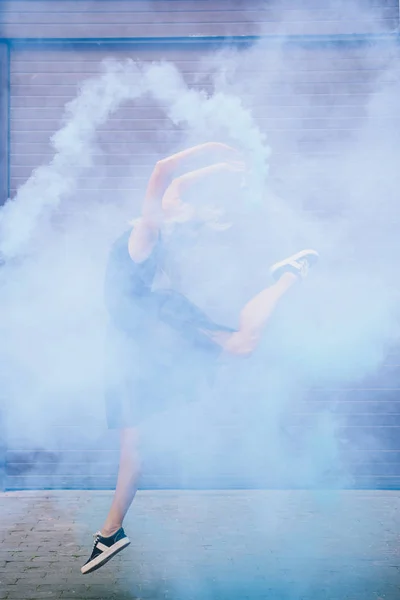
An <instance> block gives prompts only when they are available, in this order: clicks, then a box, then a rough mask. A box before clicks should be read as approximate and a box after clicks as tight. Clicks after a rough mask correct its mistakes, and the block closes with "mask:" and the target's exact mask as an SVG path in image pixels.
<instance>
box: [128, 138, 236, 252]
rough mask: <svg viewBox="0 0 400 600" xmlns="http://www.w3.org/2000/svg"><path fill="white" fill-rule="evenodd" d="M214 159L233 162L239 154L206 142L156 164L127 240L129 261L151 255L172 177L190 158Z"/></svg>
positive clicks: (220, 144) (218, 144)
mask: <svg viewBox="0 0 400 600" xmlns="http://www.w3.org/2000/svg"><path fill="white" fill-rule="evenodd" d="M210 153H211V155H213V156H214V157H215V158H217V157H218V156H221V155H222V154H224V155H225V156H227V157H228V158H237V157H239V153H238V152H237V151H236V150H234V149H233V148H231V147H230V146H228V145H226V144H222V143H219V142H207V143H205V144H200V145H199V146H194V147H192V148H188V149H186V150H183V151H182V152H178V153H177V154H173V155H172V156H169V157H167V158H164V159H162V160H159V161H158V162H157V163H156V165H155V167H154V169H153V172H152V174H151V176H150V179H149V182H148V185H147V190H146V194H145V198H144V202H143V207H142V215H141V217H140V218H139V219H138V220H137V221H136V223H135V227H134V229H133V230H132V233H131V236H130V239H129V253H130V256H131V258H132V260H133V261H135V262H139V263H140V262H143V261H144V260H146V258H147V257H148V256H149V254H150V253H151V251H152V249H153V247H154V244H155V242H156V241H157V238H158V236H159V231H160V227H161V224H162V222H163V219H164V216H165V213H164V209H163V197H164V195H165V194H166V191H167V190H168V188H169V187H170V185H171V183H172V182H173V177H174V173H175V172H176V170H177V168H178V167H181V166H182V164H184V163H185V162H186V161H188V160H190V159H191V158H194V157H197V156H202V155H207V156H209V155H210ZM177 179H179V178H177Z"/></svg>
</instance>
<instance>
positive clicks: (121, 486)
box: [101, 428, 140, 537]
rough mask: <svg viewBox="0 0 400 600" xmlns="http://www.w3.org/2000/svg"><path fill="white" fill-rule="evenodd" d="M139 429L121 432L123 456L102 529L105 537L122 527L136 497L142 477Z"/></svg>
mask: <svg viewBox="0 0 400 600" xmlns="http://www.w3.org/2000/svg"><path fill="white" fill-rule="evenodd" d="M138 441H139V435H138V431H137V429H133V428H130V429H123V430H122V431H121V454H120V462H119V470H118V480H117V486H116V488H115V494H114V498H113V501H112V504H111V508H110V511H109V513H108V515H107V518H106V520H105V523H104V525H103V527H102V528H101V534H102V535H103V536H104V537H109V536H111V535H113V534H114V533H115V532H116V531H118V529H119V528H120V527H121V526H122V522H123V520H124V518H125V515H126V513H127V512H128V510H129V507H130V505H131V504H132V502H133V499H134V497H135V494H136V491H137V486H138V481H139V477H140V458H139V449H138Z"/></svg>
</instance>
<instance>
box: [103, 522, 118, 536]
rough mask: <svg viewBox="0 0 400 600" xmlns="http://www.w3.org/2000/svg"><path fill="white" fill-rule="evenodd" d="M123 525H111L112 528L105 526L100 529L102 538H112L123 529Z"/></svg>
mask: <svg viewBox="0 0 400 600" xmlns="http://www.w3.org/2000/svg"><path fill="white" fill-rule="evenodd" d="M121 527H122V525H120V524H119V525H110V526H104V527H102V528H101V529H100V533H101V535H102V537H106V538H107V537H111V536H112V535H114V534H115V533H117V531H118V529H121Z"/></svg>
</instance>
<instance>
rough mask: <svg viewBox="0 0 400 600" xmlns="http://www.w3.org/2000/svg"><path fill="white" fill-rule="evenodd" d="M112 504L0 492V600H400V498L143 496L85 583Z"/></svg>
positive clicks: (102, 496)
mask: <svg viewBox="0 0 400 600" xmlns="http://www.w3.org/2000/svg"><path fill="white" fill-rule="evenodd" d="M110 498H111V493H110V492H72V491H71V492H18V493H11V492H10V493H5V494H0V540H1V542H2V543H1V549H0V599H10V600H11V599H19V600H34V599H42V598H62V599H64V600H67V599H72V598H73V599H75V600H77V599H79V600H82V599H91V600H92V599H95V598H97V599H103V600H108V599H116V600H123V599H125V598H126V599H128V598H146V599H149V600H150V599H151V600H156V599H159V598H167V599H171V600H178V599H179V600H181V599H182V600H189V599H191V598H193V599H196V600H197V599H199V600H200V599H201V600H228V599H229V600H236V598H237V599H239V598H240V600H242V599H246V598H248V599H251V600H253V599H261V598H263V599H264V598H265V599H269V600H328V599H329V600H346V599H348V600H379V599H380V600H399V599H400V492H338V493H333V492H326V493H319V494H313V493H311V492H299V491H293V492H290V491H281V492H279V491H278V492H275V491H270V492H260V491H238V492H235V491H232V492H215V491H212V492H197V491H187V492H181V491H179V492H175V491H162V492H141V493H139V494H138V497H137V500H136V506H135V507H134V508H133V509H132V510H131V513H130V514H129V517H128V519H127V521H126V530H127V533H128V535H129V536H130V538H131V541H132V544H131V546H129V547H128V548H127V549H126V550H125V551H124V552H122V553H121V554H120V555H118V556H117V557H115V558H114V559H113V560H112V561H111V562H110V563H108V565H106V566H105V567H103V568H102V569H100V570H99V571H97V572H95V573H93V574H91V575H86V576H83V575H81V574H80V570H79V569H80V566H81V564H82V563H83V562H85V560H86V559H87V557H88V554H89V551H90V549H91V544H92V537H91V535H92V533H93V532H95V531H96V529H97V528H98V527H99V526H100V525H101V521H102V518H103V517H104V515H105V513H106V510H107V507H108V505H109V503H110Z"/></svg>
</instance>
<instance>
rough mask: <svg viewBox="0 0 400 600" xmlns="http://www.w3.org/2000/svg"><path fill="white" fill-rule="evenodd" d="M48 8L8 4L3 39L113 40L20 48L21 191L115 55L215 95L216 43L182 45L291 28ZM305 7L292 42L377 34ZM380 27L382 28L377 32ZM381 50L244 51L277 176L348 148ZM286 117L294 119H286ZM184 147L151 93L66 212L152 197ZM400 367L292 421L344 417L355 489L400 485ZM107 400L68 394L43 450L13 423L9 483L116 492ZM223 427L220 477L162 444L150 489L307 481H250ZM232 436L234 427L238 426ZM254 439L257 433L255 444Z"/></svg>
mask: <svg viewBox="0 0 400 600" xmlns="http://www.w3.org/2000/svg"><path fill="white" fill-rule="evenodd" d="M43 4H44V3H43V2H42V3H38V2H4V3H3V5H4V8H6V10H5V11H3V13H2V23H3V29H4V32H5V36H6V37H9V38H12V37H13V38H17V37H28V38H29V37H32V38H33V37H36V36H40V37H42V36H43V37H49V38H50V37H52V38H60V37H66V38H67V37H69V38H75V39H76V38H83V37H86V36H87V35H90V37H91V38H102V40H101V43H100V42H99V43H95V42H94V39H93V42H92V43H91V42H90V41H85V42H84V43H82V42H80V41H79V40H76V41H75V43H72V41H71V40H70V41H68V42H64V43H62V44H60V43H54V42H53V43H50V42H49V43H47V44H41V45H30V46H24V45H23V44H22V43H18V42H17V41H14V44H13V46H12V50H11V94H10V117H11V119H10V126H11V134H10V175H11V195H14V194H15V192H16V190H17V189H18V188H19V186H21V185H22V184H23V183H24V182H25V181H26V180H27V178H29V177H30V175H31V173H32V170H33V169H35V168H36V167H37V166H38V165H41V164H44V163H46V162H48V161H49V160H51V157H52V154H53V150H52V148H51V146H50V138H51V136H52V135H53V133H54V132H55V131H56V130H57V129H58V127H59V125H60V119H61V117H62V114H63V107H64V106H65V103H66V102H68V101H69V100H71V99H73V98H74V97H75V95H76V94H77V90H78V86H79V84H80V82H82V81H83V80H85V79H86V78H88V77H91V76H92V75H95V74H96V73H98V72H99V65H100V63H101V61H102V60H103V59H105V58H108V57H109V56H110V55H111V56H112V57H114V58H116V59H117V60H123V59H126V58H134V59H139V60H140V61H144V62H150V61H152V60H159V59H161V58H163V59H166V60H168V61H171V62H173V63H175V64H176V65H177V67H178V68H179V69H180V70H181V71H182V72H183V74H184V76H185V79H186V81H187V82H188V83H189V84H191V85H193V86H194V87H195V88H202V89H206V90H212V78H211V77H210V74H209V67H208V66H207V62H206V61H205V57H207V56H209V55H210V52H212V51H213V50H215V46H211V42H208V43H205V42H204V41H203V42H202V43H200V42H197V43H194V42H193V41H189V40H188V39H186V42H185V41H183V40H181V41H177V40H176V39H175V40H173V39H172V38H176V37H181V36H182V37H187V36H189V35H200V36H207V35H225V34H229V35H254V34H255V33H259V29H260V23H262V24H263V28H264V30H266V31H267V32H269V33H270V32H274V31H275V30H276V28H277V27H278V25H279V22H280V18H277V17H276V11H275V10H272V8H270V9H269V8H268V7H267V8H266V9H264V12H262V13H260V9H259V8H258V5H256V3H254V6H253V7H252V10H253V13H255V14H251V13H252V11H251V10H249V3H247V4H246V10H244V6H245V5H244V3H243V2H232V3H223V2H220V3H219V4H218V6H217V5H216V3H211V2H210V3H208V2H207V0H204V1H203V2H202V3H201V10H199V4H200V3H197V2H196V3H194V2H186V1H185V2H183V1H182V2H181V1H179V2H178V0H177V1H174V2H170V3H166V2H165V1H164V2H158V3H153V5H152V6H153V8H154V9H156V10H157V11H158V12H153V11H150V12H149V11H148V4H149V3H145V4H143V3H141V2H135V3H134V4H135V11H133V10H132V3H128V2H118V3H111V2H101V3H93V2H84V3H79V4H80V7H79V10H83V7H82V5H85V12H84V13H82V12H79V13H78V12H76V9H77V3H76V2H71V1H68V2H59V3H57V11H54V8H53V12H52V11H47V10H46V11H45V12H43V11H42V8H41V7H42V6H43ZM99 4H101V8H102V12H103V13H104V11H106V12H107V21H106V20H105V16H104V14H102V13H101V12H99V10H98V8H99ZM111 4H112V10H111ZM117 4H118V7H116V5H117ZM142 4H143V6H142ZM161 4H162V5H163V6H161ZM167 4H168V6H167ZM227 4H229V6H228V7H227V6H226V5H227ZM286 4H287V3H286ZM286 4H285V6H286ZM289 4H290V3H289ZM156 5H157V6H156ZM53 7H54V4H53ZM295 8H296V7H294V6H289V7H288V8H286V10H287V13H285V15H286V16H285V19H286V20H287V21H288V22H290V23H291V28H290V31H289V33H324V34H325V33H332V32H334V33H335V32H337V31H338V30H340V28H341V29H342V32H344V33H348V32H350V33H353V32H354V31H355V27H359V26H360V27H362V29H361V31H362V32H365V31H369V29H368V27H367V24H369V21H368V20H366V21H365V23H363V24H361V25H360V22H359V20H355V21H353V22H351V19H347V20H346V21H345V22H342V21H340V19H338V17H337V15H336V16H335V15H334V13H332V11H331V12H330V13H329V17H330V18H329V19H326V16H327V14H328V13H326V12H324V14H322V12H323V11H322V12H321V15H319V18H320V21H319V22H318V20H317V19H316V17H317V16H318V14H317V13H316V12H315V10H314V12H313V13H312V14H313V15H314V18H315V20H316V21H317V25H316V24H315V23H316V21H313V20H310V18H309V13H307V15H308V16H307V18H305V21H302V20H301V18H300V16H299V14H295V13H294V12H293V11H294V9H295ZM163 10H164V12H163V17H162V18H163V24H162V25H160V22H161V13H160V11H163ZM56 13H57V14H56ZM83 14H84V15H85V17H83ZM381 14H382V15H383V19H382V20H381V22H380V24H379V30H381V31H382V30H383V31H385V30H387V29H391V28H392V27H393V24H396V23H397V20H396V19H397V11H396V3H394V2H392V3H390V2H388V3H386V4H385V7H384V9H382V11H381ZM22 15H23V16H22ZM289 15H290V19H289ZM139 17H140V18H139ZM261 17H262V18H261ZM303 18H304V15H303ZM83 19H87V21H86V22H84V20H83ZM167 21H168V23H169V25H168V35H167V36H166V26H165V23H166V22H167ZM327 21H328V23H329V27H328V26H327V24H326V23H327ZM105 22H106V24H105ZM271 23H272V25H271ZM277 23H278V25H277ZM301 23H302V25H301ZM304 23H306V25H304ZM355 23H356V25H355ZM376 23H377V21H375V24H374V26H373V29H374V30H375V31H376V27H377V25H376ZM33 29H34V31H35V33H33ZM88 31H90V33H88ZM359 31H360V30H359ZM159 36H163V37H169V38H170V40H169V41H168V43H166V41H165V40H164V43H163V44H160V43H156V41H155V40H154V39H153V40H152V41H151V43H150V42H149V41H147V42H146V43H143V42H142V43H139V41H137V42H135V43H125V44H122V43H121V42H120V43H119V44H115V43H112V44H111V43H107V42H106V41H105V40H104V38H121V37H125V38H126V37H138V38H139V37H141V38H143V37H145V38H156V37H159ZM382 48H383V47H382V46H379V45H378V46H376V47H374V48H369V49H368V61H366V62H364V59H365V56H366V52H367V47H366V46H365V45H363V44H362V43H358V42H356V41H353V43H350V42H347V43H333V42H331V43H326V44H322V45H321V44H320V43H317V42H315V41H313V40H309V41H308V42H306V41H305V40H303V44H302V46H299V45H295V46H293V45H290V44H288V45H285V46H284V48H279V51H278V50H277V47H276V46H274V45H273V44H271V43H269V44H267V45H266V46H265V47H264V48H263V55H264V57H265V63H264V64H261V63H257V64H255V63H253V64H252V62H251V60H250V61H249V60H248V59H246V56H245V55H243V56H242V57H241V58H239V59H238V62H239V65H240V67H239V68H240V69H242V73H243V74H244V75H243V77H244V78H245V77H251V78H252V79H253V80H254V79H256V80H257V98H256V99H255V98H254V97H253V95H252V94H251V93H249V94H247V95H246V93H245V91H244V90H243V89H241V90H240V92H241V94H242V97H243V99H244V102H245V103H246V104H247V105H248V106H249V107H251V108H252V110H253V113H254V115H255V116H256V118H257V120H258V123H259V125H260V127H261V129H262V130H263V131H265V132H266V133H267V135H268V138H269V142H270V145H271V146H272V147H273V148H274V159H273V160H274V168H275V169H276V172H277V173H278V174H279V173H281V176H282V177H284V169H282V166H285V168H289V165H290V167H291V168H293V169H295V164H296V156H297V155H298V154H299V153H302V154H304V153H306V154H308V155H310V156H311V155H313V154H321V153H323V154H326V155H327V156H329V154H332V153H337V152H340V144H341V142H342V141H343V140H344V139H348V138H349V137H351V135H352V134H353V132H354V131H357V129H358V128H359V127H360V125H361V124H362V118H363V115H364V114H365V110H366V106H367V102H368V98H369V94H370V91H371V89H372V88H373V82H374V81H375V79H376V77H378V76H379V72H380V69H381V67H382V65H383V64H384V63H385V61H386V59H387V54H386V51H385V50H382ZM390 53H392V50H390ZM278 55H279V61H280V62H279V63H278V58H277V57H278ZM277 64H279V65H280V66H282V65H284V68H283V69H281V68H279V69H276V65H277ZM263 91H264V93H263ZM288 111H289V112H290V119H288V117H287V112H288ZM392 116H393V115H392ZM396 118H397V119H398V116H397V117H396ZM396 123H398V120H397V121H396ZM181 140H182V132H181V131H180V130H179V129H178V128H176V127H175V126H174V125H172V124H171V122H170V121H169V120H168V119H167V118H166V117H165V112H164V110H163V107H162V106H161V107H160V106H157V105H156V103H155V102H154V101H152V100H151V99H149V98H147V97H146V98H142V99H140V100H137V101H135V102H131V103H129V104H126V105H125V106H123V107H121V108H120V109H118V111H116V113H115V114H114V115H113V116H112V117H111V118H110V119H109V120H108V121H107V122H106V123H105V124H104V125H103V126H102V127H101V128H100V130H99V133H98V148H99V149H98V151H96V154H95V157H94V159H95V165H94V168H92V169H89V170H87V171H86V172H85V173H84V174H83V175H82V176H81V177H80V178H79V183H78V190H77V193H75V194H74V197H73V198H71V201H70V202H69V203H68V205H67V206H66V205H63V207H62V213H63V214H64V216H65V217H68V213H69V212H72V213H75V212H76V211H80V210H81V209H82V203H84V202H87V203H88V204H90V203H91V202H93V201H94V202H95V201H96V199H100V203H101V202H108V201H109V199H112V202H115V203H122V202H124V201H125V199H126V197H127V195H128V194H130V193H131V192H132V194H133V195H135V196H136V194H137V193H138V192H140V191H141V190H143V187H144V184H145V181H146V178H147V177H148V174H149V173H150V170H151V166H152V164H153V163H154V161H155V160H156V159H157V157H159V156H160V155H164V154H166V153H168V152H169V151H170V150H171V149H172V148H176V147H179V144H180V142H181ZM133 165H134V169H133V168H132V166H133ZM280 169H281V170H280ZM312 209H313V210H318V211H321V210H322V207H321V206H317V205H315V204H314V205H313V206H312ZM324 210H326V207H325V208H324ZM61 216H62V215H61ZM86 217H87V216H86ZM86 217H85V218H86ZM397 362H398V361H397V360H396V357H395V356H394V355H393V356H392V357H390V358H389V359H388V361H387V363H388V364H387V366H386V368H385V369H384V371H383V373H380V374H379V376H378V375H377V376H376V377H375V379H374V382H372V383H370V382H366V383H363V384H362V386H358V387H357V389H348V390H336V391H333V392H332V391H323V390H319V391H314V392H312V393H311V394H309V395H308V396H307V398H306V399H305V400H304V402H303V403H302V404H301V405H299V406H298V408H297V409H296V410H295V413H296V414H293V415H292V416H291V417H290V418H288V421H287V423H286V424H285V427H287V428H288V430H290V429H291V428H293V427H294V428H295V429H296V428H297V430H298V429H299V428H300V429H301V428H306V427H307V426H308V425H307V423H309V419H308V417H307V415H308V416H310V415H311V416H312V415H313V414H317V413H318V412H320V411H321V409H324V408H329V409H332V410H334V411H335V412H336V414H338V416H339V421H340V435H339V438H340V445H341V448H342V451H343V452H345V453H347V454H349V453H351V454H352V456H353V457H354V458H353V466H352V474H351V475H352V476H351V478H350V480H348V481H349V482H350V484H353V485H356V486H360V487H370V486H374V487H396V486H398V485H399V482H400V446H399V432H400V398H399V396H398V390H397V387H398V383H397V382H398V378H397ZM24 376H27V375H26V374H24V373H22V374H21V377H24ZM98 394H99V389H98V390H83V391H82V392H81V396H82V398H81V400H79V404H80V407H81V411H79V412H78V413H77V412H76V411H75V412H73V413H71V412H70V411H68V399H67V398H66V399H64V400H63V399H61V401H63V402H65V406H66V408H65V411H64V413H63V414H61V416H60V413H62V411H61V410H59V409H57V410H55V411H54V415H53V417H51V414H50V413H51V411H50V413H49V414H47V415H46V419H47V421H46V419H45V421H46V422H45V425H46V427H47V430H46V434H45V439H46V443H45V444H42V443H41V442H40V435H38V438H37V443H35V448H32V443H31V442H29V439H28V438H27V437H26V436H24V435H23V434H24V432H23V431H21V430H17V429H16V426H15V425H14V424H13V422H11V421H10V423H9V430H8V456H7V472H8V476H7V487H8V488H10V489H13V488H18V487H24V488H25V487H27V488H29V487H108V486H111V485H112V484H113V482H114V480H115V469H116V463H117V437H116V435H114V434H110V433H107V432H106V431H105V429H104V417H103V412H102V410H103V409H102V400H101V397H100V395H98ZM88 396H90V398H89V397H88ZM93 396H95V397H93ZM75 405H77V401H76V400H75ZM85 406H86V407H87V408H85ZM71 414H74V416H71ZM63 415H64V416H63ZM49 427H51V434H49V432H48V428H49ZM221 427H222V428H224V427H225V432H224V435H223V436H222V438H223V447H219V448H218V452H219V453H222V454H223V455H224V453H225V458H224V459H222V460H221V461H220V468H219V469H218V472H214V473H213V474H212V475H211V474H210V473H207V472H206V471H204V472H200V471H201V470H200V471H199V470H197V471H195V473H194V472H191V469H190V460H189V461H186V463H185V461H182V457H180V456H178V455H177V451H176V447H175V449H174V446H173V444H172V445H170V446H168V444H166V445H165V444H164V445H163V443H161V445H160V447H159V449H158V450H159V451H158V453H157V452H155V451H154V450H153V453H151V454H149V455H148V456H147V461H148V467H149V468H148V471H147V475H146V477H145V480H144V485H145V486H155V487H159V486H160V487H165V486H166V487H180V486H200V487H202V486H205V487H208V486H216V487H230V486H243V485H254V484H258V485H261V486H262V485H267V486H268V485H272V486H291V485H301V484H302V483H304V482H300V481H297V482H296V481H293V479H292V480H291V479H290V477H289V478H287V477H285V476H284V475H282V474H276V473H274V474H273V476H272V475H271V474H268V473H262V472H261V469H262V468H263V466H262V463H261V462H260V463H259V467H260V471H259V473H258V474H256V475H254V472H253V474H252V476H249V474H248V468H247V467H248V466H247V465H243V464H241V460H240V456H239V455H238V453H237V451H236V450H233V449H234V448H235V447H236V448H237V445H235V440H237V438H238V436H239V437H240V435H242V434H243V431H241V429H240V426H239V424H238V423H232V419H231V420H230V424H229V426H228V424H225V425H224V423H223V422H222V424H221ZM229 427H231V431H228V429H229ZM250 433H251V432H250V431H247V434H248V435H250ZM244 434H246V432H244ZM366 437H368V438H369V439H371V452H369V453H368V456H366V454H365V452H364V446H363V444H365V438H366ZM27 440H28V441H27ZM206 440H207V436H205V438H204V439H202V438H201V436H200V438H198V439H197V443H198V444H199V446H200V447H201V445H202V443H204V442H205V441H206ZM164 441H165V440H164ZM258 447H259V453H260V454H262V453H263V452H267V451H268V444H266V445H265V447H264V448H263V442H262V439H261V438H260V440H259V442H258ZM168 448H169V449H168ZM360 448H363V452H362V453H361V454H360V453H359V452H358V449H360ZM200 454H201V452H200ZM360 456H361V458H360ZM198 462H199V461H198V459H197V464H198ZM184 463H185V464H184ZM185 465H186V466H185ZM188 465H189V466H188ZM253 471H254V470H253Z"/></svg>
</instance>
